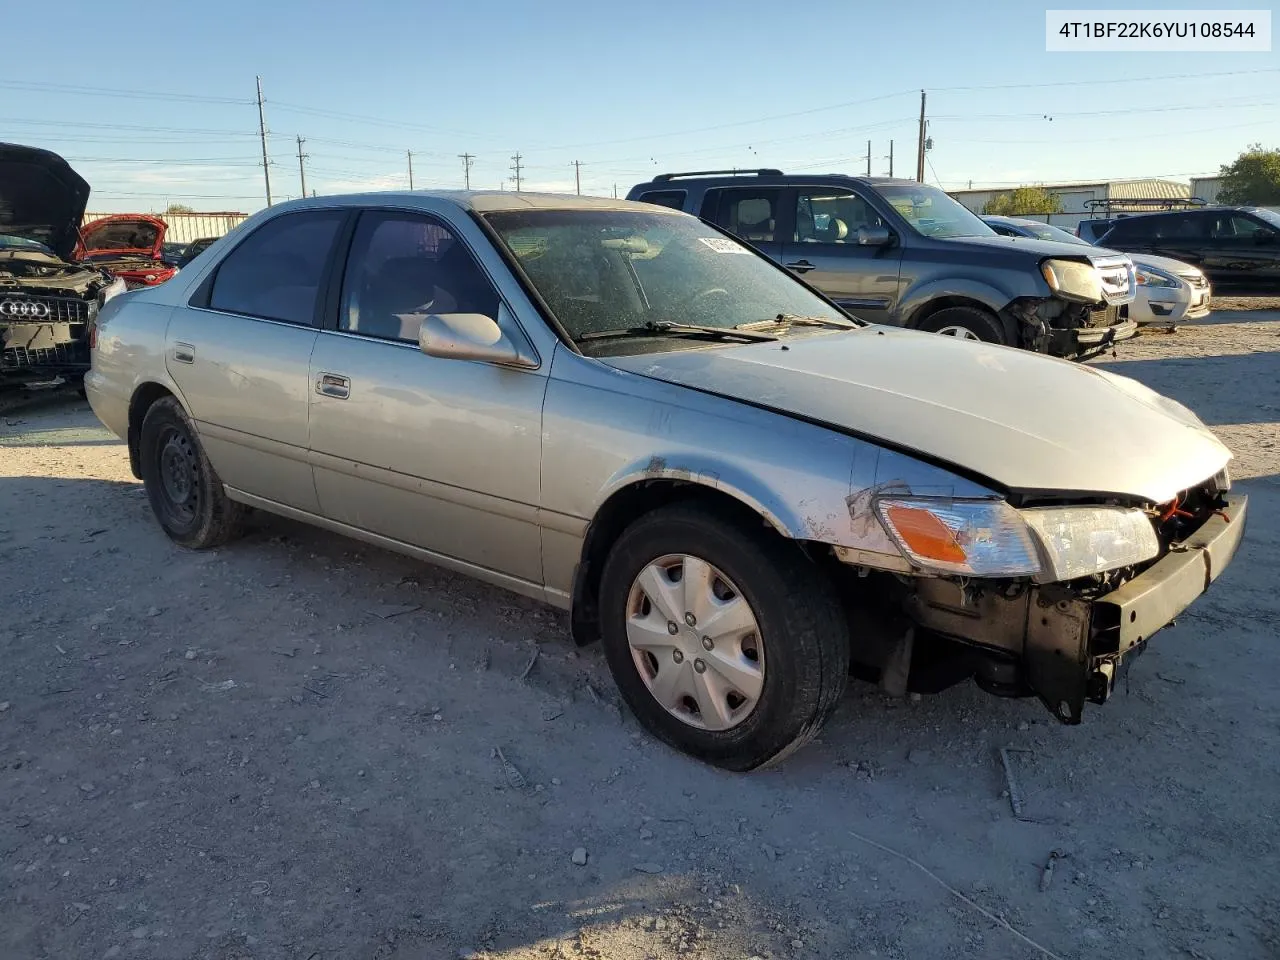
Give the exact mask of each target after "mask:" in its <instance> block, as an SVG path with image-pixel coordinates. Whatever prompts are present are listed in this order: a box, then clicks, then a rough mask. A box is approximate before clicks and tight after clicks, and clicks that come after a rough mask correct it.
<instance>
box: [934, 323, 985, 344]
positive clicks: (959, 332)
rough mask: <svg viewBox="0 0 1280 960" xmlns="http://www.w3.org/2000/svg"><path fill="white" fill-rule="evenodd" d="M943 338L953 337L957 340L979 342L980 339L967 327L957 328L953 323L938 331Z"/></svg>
mask: <svg viewBox="0 0 1280 960" xmlns="http://www.w3.org/2000/svg"><path fill="white" fill-rule="evenodd" d="M938 333H940V334H941V335H942V336H944V337H955V338H956V339H957V340H981V339H982V338H981V337H980V336H978V335H977V334H976V333H974V332H973V331H972V330H970V329H969V328H968V327H959V326H956V325H955V324H954V323H953V324H951V325H950V326H948V327H943V328H942V329H941V330H939V331H938Z"/></svg>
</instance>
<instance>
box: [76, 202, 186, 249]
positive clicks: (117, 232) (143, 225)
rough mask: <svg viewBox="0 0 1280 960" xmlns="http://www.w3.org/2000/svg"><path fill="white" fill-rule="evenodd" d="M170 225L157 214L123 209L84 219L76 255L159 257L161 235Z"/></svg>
mask: <svg viewBox="0 0 1280 960" xmlns="http://www.w3.org/2000/svg"><path fill="white" fill-rule="evenodd" d="M168 229H169V225H168V224H167V223H165V222H164V221H163V220H161V219H160V218H159V217H148V216H144V215H141V214H132V213H122V214H117V215H116V216H112V217H103V218H102V219H101V220H94V221H93V222H92V223H86V224H85V225H84V226H83V227H81V228H80V236H81V237H82V238H83V239H82V240H81V243H80V246H79V247H78V248H77V250H76V255H77V258H83V257H102V256H116V255H119V256H129V255H131V254H132V255H134V256H138V255H141V256H148V257H150V258H151V259H152V260H159V259H160V251H161V249H162V248H163V246H164V235H165V232H166V231H167V230H168Z"/></svg>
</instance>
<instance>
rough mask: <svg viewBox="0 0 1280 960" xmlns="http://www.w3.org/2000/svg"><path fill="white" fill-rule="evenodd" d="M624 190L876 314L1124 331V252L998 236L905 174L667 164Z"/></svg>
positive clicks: (1107, 337) (880, 318) (1035, 331)
mask: <svg viewBox="0 0 1280 960" xmlns="http://www.w3.org/2000/svg"><path fill="white" fill-rule="evenodd" d="M627 199H628V200H640V201H645V202H648V203H658V204H662V205H664V206H669V207H674V208H676V209H678V210H684V211H685V212H686V213H692V214H695V215H699V216H701V217H702V218H703V219H704V220H708V221H711V222H712V223H715V224H717V225H718V226H720V227H721V228H723V229H724V230H726V231H728V232H729V233H731V234H733V235H734V236H735V237H738V238H739V239H741V240H742V241H743V242H744V243H746V244H748V245H750V246H752V247H754V248H755V249H757V250H758V251H760V252H761V253H763V254H765V255H766V256H768V257H770V258H771V259H773V260H775V261H777V262H778V263H779V264H781V265H782V266H783V267H784V268H785V269H786V270H788V271H790V272H792V273H794V274H797V275H799V276H801V277H802V278H803V279H804V280H806V281H807V282H808V283H810V284H811V285H813V286H814V287H816V288H817V289H818V290H820V291H821V292H822V293H824V294H826V295H827V296H828V297H829V298H830V299H831V300H833V301H835V302H836V303H837V304H838V305H840V306H841V307H842V308H844V309H845V310H846V311H848V312H849V313H851V314H854V315H856V316H858V317H861V318H863V319H865V320H869V321H871V322H873V323H886V324H895V325H897V326H903V327H910V328H913V329H916V330H922V331H927V332H932V333H941V334H945V335H949V336H955V337H961V338H963V339H970V340H985V341H987V342H990V343H1000V344H1005V345H1009V346H1019V347H1024V348H1026V349H1029V350H1037V351H1040V352H1044V353H1052V354H1055V355H1057V356H1061V357H1069V358H1072V359H1082V358H1084V357H1088V356H1092V355H1094V354H1097V353H1099V352H1101V351H1103V350H1106V349H1108V348H1109V347H1110V346H1111V344H1113V343H1117V342H1119V341H1121V340H1127V339H1128V338H1130V337H1132V336H1134V334H1135V333H1136V332H1137V324H1135V323H1133V322H1132V321H1130V320H1129V319H1128V317H1127V310H1126V305H1127V304H1128V303H1129V302H1130V301H1131V300H1132V299H1133V296H1134V290H1135V280H1134V275H1133V264H1132V263H1131V262H1130V260H1129V258H1128V257H1126V256H1125V255H1124V254H1118V253H1115V252H1113V251H1110V250H1098V249H1095V248H1092V247H1087V246H1084V245H1082V244H1078V243H1075V244H1067V243H1061V242H1058V241H1049V240H1030V239H1023V238H1014V237H1002V236H1000V235H999V234H997V233H996V232H995V231H994V230H992V229H991V228H990V227H989V226H987V225H986V224H985V223H983V222H982V220H981V219H979V218H978V217H977V215H975V214H973V213H971V212H970V211H968V210H966V209H965V208H964V207H962V206H961V205H960V204H959V203H957V202H956V201H955V200H954V199H952V198H951V197H949V196H947V194H945V193H943V192H942V191H941V190H939V189H937V188H936V187H931V186H928V185H926V184H923V183H917V182H915V181H914V180H894V179H891V178H887V177H851V176H846V175H843V174H803V175H801V174H794V175H787V174H784V173H783V172H782V171H780V170H767V169H766V170H750V171H705V172H701V173H688V174H685V173H678V174H676V173H670V174H663V175H662V176H659V177H655V178H654V179H653V180H652V181H650V182H649V183H642V184H639V185H637V186H635V187H632V188H631V191H630V193H628V194H627Z"/></svg>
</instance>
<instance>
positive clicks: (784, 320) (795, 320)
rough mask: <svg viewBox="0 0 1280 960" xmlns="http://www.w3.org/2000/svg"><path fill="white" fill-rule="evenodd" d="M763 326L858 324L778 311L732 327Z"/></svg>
mask: <svg viewBox="0 0 1280 960" xmlns="http://www.w3.org/2000/svg"><path fill="white" fill-rule="evenodd" d="M764 327H831V328H833V329H836V330H856V329H858V324H856V323H854V322H853V321H852V320H836V319H834V318H832V317H801V316H798V315H796V314H794V313H780V314H778V315H777V316H776V317H770V318H769V319H768V320H753V321H751V322H750V323H740V324H738V325H737V326H736V327H734V329H735V330H759V329H762V328H764Z"/></svg>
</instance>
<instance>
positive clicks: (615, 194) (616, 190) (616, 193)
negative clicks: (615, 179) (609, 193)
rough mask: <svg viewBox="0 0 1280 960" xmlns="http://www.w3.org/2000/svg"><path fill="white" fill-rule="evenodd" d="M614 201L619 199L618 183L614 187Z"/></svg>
mask: <svg viewBox="0 0 1280 960" xmlns="http://www.w3.org/2000/svg"><path fill="white" fill-rule="evenodd" d="M613 199H615V200H617V199H618V185H617V184H616V183H615V184H614V185H613Z"/></svg>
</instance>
